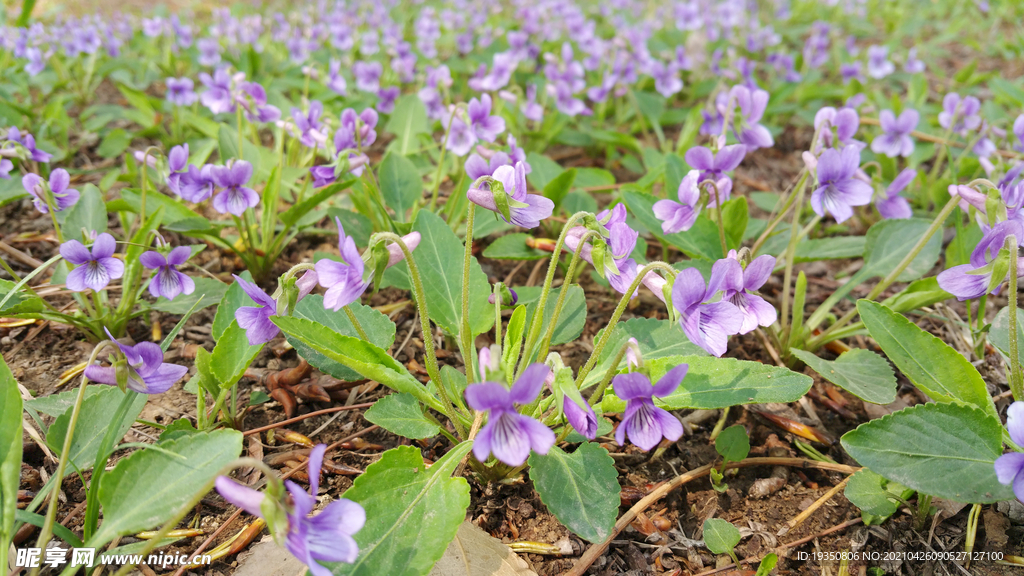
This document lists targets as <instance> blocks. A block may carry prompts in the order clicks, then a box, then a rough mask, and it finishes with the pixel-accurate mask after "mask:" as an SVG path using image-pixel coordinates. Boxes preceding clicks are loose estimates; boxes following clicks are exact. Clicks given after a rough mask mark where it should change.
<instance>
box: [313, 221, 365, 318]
mask: <svg viewBox="0 0 1024 576" xmlns="http://www.w3.org/2000/svg"><path fill="white" fill-rule="evenodd" d="M334 221H335V222H336V223H337V224H338V249H339V250H340V251H341V258H342V260H343V262H337V261H335V260H331V259H328V258H324V259H322V260H320V261H319V262H317V263H316V265H315V267H316V275H317V278H318V279H319V282H320V285H321V286H323V287H324V288H327V293H326V294H324V308H328V309H331V310H335V311H337V310H341V309H342V308H343V307H345V306H348V305H349V304H351V303H353V302H355V301H356V300H359V297H360V296H362V294H363V292H365V291H366V288H367V287H369V286H370V283H369V282H367V281H365V280H363V270H364V264H363V258H362V256H360V255H359V250H357V249H356V241H355V240H354V239H353V238H352V237H351V236H346V235H345V228H344V227H343V226H342V225H341V220H340V219H338V218H335V219H334Z"/></svg>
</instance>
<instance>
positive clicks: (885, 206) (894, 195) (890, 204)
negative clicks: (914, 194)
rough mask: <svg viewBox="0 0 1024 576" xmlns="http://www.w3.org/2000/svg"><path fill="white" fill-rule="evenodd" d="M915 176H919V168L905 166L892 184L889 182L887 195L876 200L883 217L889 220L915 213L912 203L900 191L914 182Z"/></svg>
mask: <svg viewBox="0 0 1024 576" xmlns="http://www.w3.org/2000/svg"><path fill="white" fill-rule="evenodd" d="M915 177H917V170H914V169H913V168H905V169H904V170H903V171H902V172H900V173H899V175H898V176H896V179H895V180H893V181H892V184H889V187H888V188H886V189H885V196H883V197H881V198H879V199H877V200H875V208H877V209H878V213H879V214H881V215H882V218H885V219H887V220H888V219H892V218H910V217H911V216H913V215H914V213H913V211H911V209H910V203H909V202H907V199H906V198H904V197H903V196H900V192H902V191H903V189H904V188H906V187H907V185H908V184H910V183H911V182H913V180H914V178H915Z"/></svg>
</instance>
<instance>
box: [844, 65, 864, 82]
mask: <svg viewBox="0 0 1024 576" xmlns="http://www.w3.org/2000/svg"><path fill="white" fill-rule="evenodd" d="M839 75H840V76H842V77H843V82H844V83H845V82H849V81H850V80H860V81H862V82H863V81H864V76H863V75H862V74H861V73H860V62H849V63H844V64H840V65H839Z"/></svg>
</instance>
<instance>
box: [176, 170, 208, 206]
mask: <svg viewBox="0 0 1024 576" xmlns="http://www.w3.org/2000/svg"><path fill="white" fill-rule="evenodd" d="M214 168H216V167H215V166H213V165H212V164H205V165H203V167H202V168H198V167H197V166H196V165H195V164H189V165H188V170H187V171H185V172H183V173H182V174H181V175H180V176H179V177H178V190H177V191H176V192H177V193H178V194H179V195H180V196H181V197H182V198H184V199H185V200H188V201H189V202H195V203H199V202H202V201H203V200H206V199H207V198H209V197H210V196H212V195H213V184H214V180H213V170H214ZM172 190H173V189H172Z"/></svg>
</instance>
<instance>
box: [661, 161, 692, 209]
mask: <svg viewBox="0 0 1024 576" xmlns="http://www.w3.org/2000/svg"><path fill="white" fill-rule="evenodd" d="M689 170H690V167H689V166H687V165H686V161H685V160H683V158H682V157H681V156H679V155H678V154H666V155H665V192H666V196H667V197H668V198H669V199H671V200H676V199H677V195H678V190H679V184H681V183H682V181H683V178H685V177H686V173H687V172H688V171H689Z"/></svg>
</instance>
